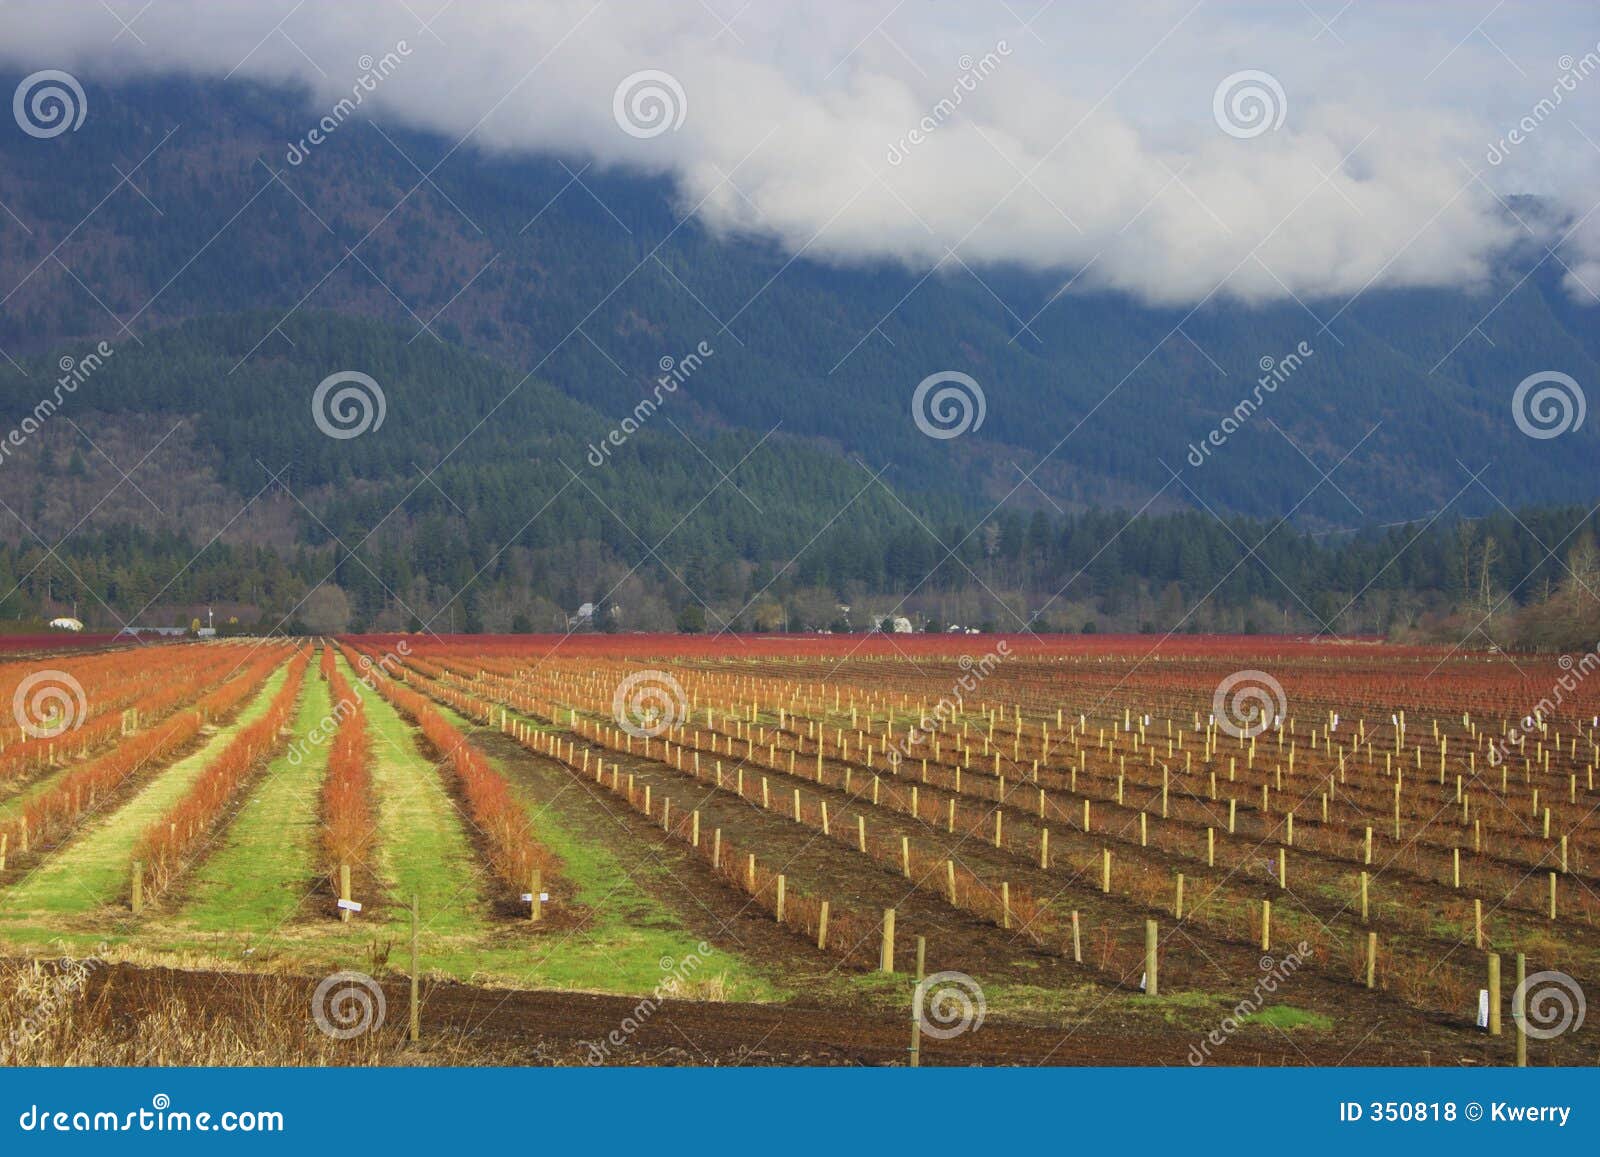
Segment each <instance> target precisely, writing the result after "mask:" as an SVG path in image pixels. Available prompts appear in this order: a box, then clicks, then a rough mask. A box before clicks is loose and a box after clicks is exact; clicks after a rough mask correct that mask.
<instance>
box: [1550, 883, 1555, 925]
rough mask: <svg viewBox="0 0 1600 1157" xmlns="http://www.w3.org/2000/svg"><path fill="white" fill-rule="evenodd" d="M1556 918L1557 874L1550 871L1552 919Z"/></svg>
mask: <svg viewBox="0 0 1600 1157" xmlns="http://www.w3.org/2000/svg"><path fill="white" fill-rule="evenodd" d="M1555 918H1556V874H1555V873H1554V872H1551V873H1550V919H1552V920H1554V919H1555Z"/></svg>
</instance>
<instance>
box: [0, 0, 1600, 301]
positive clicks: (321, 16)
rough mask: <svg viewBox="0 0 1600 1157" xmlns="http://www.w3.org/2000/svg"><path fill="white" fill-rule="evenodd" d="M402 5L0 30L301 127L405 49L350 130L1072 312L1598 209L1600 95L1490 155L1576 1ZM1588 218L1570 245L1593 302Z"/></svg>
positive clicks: (1381, 278) (1353, 270) (1504, 232)
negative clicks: (662, 109)
mask: <svg viewBox="0 0 1600 1157" xmlns="http://www.w3.org/2000/svg"><path fill="white" fill-rule="evenodd" d="M407 2H408V4H409V7H407V6H406V5H403V4H400V3H377V4H370V5H368V4H324V5H318V4H307V5H304V6H302V7H299V8H294V7H293V6H292V5H291V4H289V3H287V2H286V0H274V2H272V3H267V2H260V3H239V4H231V5H221V4H216V3H207V2H204V0H156V3H155V4H154V5H152V6H151V7H150V8H149V9H148V10H147V11H145V12H144V13H143V14H142V15H139V16H138V17H137V19H135V13H136V12H137V11H138V9H139V6H138V5H137V4H132V3H119V0H112V4H113V7H116V8H117V10H118V11H119V12H121V14H122V15H123V17H124V18H125V19H129V20H132V21H133V32H132V33H128V32H122V33H121V35H118V33H119V30H120V26H119V25H118V23H117V22H116V20H115V19H113V17H112V16H111V15H110V14H109V13H107V12H106V11H105V10H103V9H102V8H100V7H99V6H94V5H81V6H69V5H60V4H58V3H49V2H46V0H40V2H39V3H32V2H25V3H17V4H12V5H11V6H9V7H5V8H0V60H4V61H5V62H6V63H8V64H9V65H11V66H12V67H14V68H19V69H22V70H25V71H32V70H34V69H38V68H47V67H67V68H71V69H74V70H76V71H78V73H79V75H80V76H81V77H82V78H83V79H84V80H85V81H86V82H89V83H91V84H92V83H94V82H96V81H102V80H106V79H112V78H115V77H116V76H118V75H123V74H128V73H150V72H159V71H163V70H170V69H185V70H190V71H193V72H196V73H199V74H202V75H207V76H222V75H226V74H229V73H232V74H233V75H235V76H244V77H251V78H255V79H265V80H270V81H290V82H298V83H303V84H306V85H309V86H310V87H311V89H312V90H313V93H314V94H315V95H314V100H313V103H312V106H311V108H310V109H308V124H309V120H310V119H314V116H315V115H317V114H318V113H320V111H322V110H323V109H324V108H325V107H326V106H327V104H328V103H329V102H331V101H334V100H337V99H338V97H339V96H340V95H344V94H347V93H348V91H349V87H350V85H351V83H352V81H353V80H354V78H355V77H356V76H357V75H358V74H359V72H360V71H361V70H360V68H359V66H358V64H357V60H358V58H360V57H361V56H362V55H363V54H367V55H375V56H381V55H382V54H383V53H384V52H385V51H388V50H390V49H391V48H392V47H393V45H394V44H395V43H396V42H397V41H398V40H401V39H405V40H407V41H408V42H409V45H410V47H411V48H412V52H413V54H412V56H411V57H410V58H409V59H408V61H407V63H406V64H405V66H404V67H403V68H402V69H401V70H399V71H398V72H397V73H396V74H395V75H394V76H393V77H391V78H390V79H388V80H386V81H385V82H384V83H383V85H382V86H381V88H380V89H379V90H378V91H377V92H375V93H374V94H373V95H372V96H371V97H370V98H369V103H368V104H367V106H366V108H367V109H368V110H370V111H371V112H372V114H373V115H375V116H378V117H380V118H387V119H391V120H396V121H401V122H405V123H408V124H411V125H414V126H417V127H423V128H431V129H434V130H437V131H439V132H440V133H443V134H445V135H447V136H449V137H451V138H452V139H461V140H463V142H464V147H468V148H471V147H477V148H485V149H497V150H545V149H555V150H561V151H563V152H569V153H575V154H579V155H583V156H586V157H589V158H592V159H594V160H596V161H597V162H599V163H601V164H604V165H616V166H626V167H634V168H639V169H643V170H648V171H654V172H662V173H668V174H671V175H672V176H673V177H674V178H675V179H676V180H677V182H678V184H679V187H680V189H681V191H682V198H683V203H684V206H685V207H686V208H687V207H690V206H694V205H700V206H701V208H700V214H701V217H702V219H703V220H704V221H705V223H706V224H707V225H708V226H709V227H711V228H713V229H719V230H727V231H738V232H750V233H757V234H761V235H764V236H770V237H773V238H776V239H777V240H779V241H780V242H781V243H782V244H783V245H785V246H786V247H788V248H789V249H790V250H791V251H795V252H799V251H804V252H805V253H806V254H808V255H810V256H813V257H817V258H821V259H826V260H836V261H861V260H876V259H892V260H898V261H902V262H905V263H907V264H909V265H911V266H913V267H917V268H927V267H928V266H930V265H932V264H934V263H937V262H940V261H947V262H948V261H952V260H953V258H952V256H951V255H952V253H953V254H954V256H956V257H959V258H960V259H961V260H964V261H967V262H969V263H974V264H975V263H978V262H992V261H1011V262H1020V263H1023V264H1027V265H1032V266H1036V267H1041V268H1046V269H1060V270H1062V271H1063V272H1064V273H1071V272H1073V271H1077V270H1080V269H1085V268H1086V269H1087V272H1086V273H1084V275H1083V277H1082V278H1081V279H1080V281H1079V284H1080V285H1082V286H1084V287H1091V288H1093V287H1099V288H1115V289H1120V290H1125V291H1128V292H1131V293H1134V294H1137V295H1139V296H1141V297H1143V298H1146V299H1148V300H1152V301H1159V302H1167V303H1183V304H1186V303H1193V302H1196V301H1199V300H1202V299H1204V298H1206V297H1207V296H1208V295H1210V294H1213V293H1215V294H1217V295H1219V296H1227V297H1235V298H1240V299H1244V300H1265V299H1272V298H1278V297H1283V296H1285V295H1287V294H1289V293H1293V294H1294V295H1296V296H1300V297H1332V298H1347V297H1348V296H1349V295H1351V294H1354V293H1356V292H1358V291H1360V290H1362V289H1363V288H1365V287H1367V286H1368V285H1373V284H1375V285H1388V286H1394V285H1437V286H1459V285H1463V284H1473V283H1481V282H1484V281H1486V280H1488V279H1489V278H1490V277H1491V276H1492V275H1493V272H1494V270H1495V266H1496V261H1497V259H1498V258H1499V257H1500V256H1501V255H1502V254H1503V253H1504V252H1505V251H1506V249H1507V248H1508V246H1509V245H1511V244H1512V243H1514V242H1515V241H1517V240H1518V238H1519V235H1520V234H1521V233H1522V229H1521V226H1519V225H1518V224H1517V222H1516V221H1515V220H1513V219H1512V218H1510V217H1509V216H1508V215H1507V214H1506V213H1505V211H1504V210H1503V209H1502V207H1501V205H1500V204H1499V203H1498V201H1497V199H1496V196H1495V193H1498V194H1500V195H1504V194H1507V193H1512V192H1533V193H1538V194H1541V195H1544V196H1547V197H1549V198H1551V199H1552V200H1554V201H1555V202H1557V203H1558V204H1559V205H1561V206H1562V207H1563V208H1564V210H1565V211H1566V213H1567V215H1568V217H1567V219H1568V222H1569V223H1570V222H1571V221H1575V220H1577V219H1578V218H1580V217H1582V216H1583V214H1584V213H1585V212H1587V211H1588V210H1589V208H1590V204H1589V203H1588V201H1587V197H1588V195H1589V194H1590V193H1592V192H1593V191H1594V190H1595V189H1596V188H1600V181H1597V180H1596V177H1597V176H1600V147H1597V146H1596V145H1595V144H1592V143H1591V141H1594V142H1600V73H1597V74H1596V75H1594V76H1592V77H1590V78H1587V79H1585V80H1584V81H1582V82H1581V83H1580V84H1579V85H1577V86H1576V88H1575V89H1574V91H1572V92H1571V93H1570V94H1567V95H1566V97H1565V99H1564V101H1563V104H1562V107H1561V108H1560V109H1559V110H1558V112H1557V113H1556V114H1555V115H1554V116H1551V117H1549V118H1548V119H1546V120H1544V121H1543V122H1542V123H1541V124H1540V125H1539V127H1538V128H1537V130H1536V131H1535V132H1533V133H1531V134H1528V135H1527V138H1526V141H1525V143H1523V144H1520V145H1518V146H1517V148H1516V149H1515V150H1513V151H1512V154H1511V155H1510V156H1509V157H1508V158H1507V159H1506V160H1504V161H1503V162H1502V163H1499V164H1497V165H1490V164H1489V163H1488V162H1487V161H1486V159H1485V157H1486V151H1487V150H1488V149H1489V148H1490V146H1491V145H1492V144H1493V143H1494V142H1495V141H1497V140H1499V139H1501V138H1502V136H1503V135H1504V133H1505V132H1506V131H1507V130H1508V129H1509V128H1511V127H1512V126H1515V125H1516V124H1517V123H1518V122H1519V119H1520V118H1522V117H1523V116H1524V115H1525V114H1527V112H1528V110H1529V109H1530V108H1532V107H1533V106H1534V104H1535V102H1537V101H1538V100H1540V99H1541V97H1543V96H1546V95H1548V94H1549V93H1550V91H1551V87H1552V85H1553V84H1555V83H1556V81H1557V78H1558V76H1559V75H1560V68H1559V66H1558V61H1559V59H1560V58H1561V57H1562V56H1563V55H1566V56H1570V57H1572V58H1574V60H1581V59H1583V58H1585V55H1586V54H1600V48H1597V45H1596V41H1597V40H1600V26H1597V22H1596V21H1594V19H1593V14H1592V8H1591V7H1589V6H1587V5H1577V4H1573V5H1560V4H1539V3H1525V4H1521V5H1518V4H1505V5H1503V6H1501V7H1499V8H1497V9H1494V10H1493V11H1492V12H1491V13H1490V15H1489V16H1488V18H1487V19H1485V18H1484V12H1483V11H1479V10H1478V8H1479V7H1480V6H1469V5H1460V6H1447V5H1436V6H1430V7H1427V8H1422V7H1421V6H1418V7H1417V8H1415V9H1409V8H1398V7H1395V6H1378V5H1361V4H1358V5H1353V6H1344V7H1340V6H1339V5H1337V4H1335V3H1333V2H1332V0H1320V3H1319V0H1312V3H1311V4H1310V5H1309V6H1302V5H1205V6H1196V5H1194V4H1192V3H1166V2H1154V0H1152V2H1145V3H1138V2H1134V3H1125V4H1120V5H1116V6H1114V7H1113V8H1110V9H1109V10H1108V6H1105V5H1098V4H1096V5H1087V4H1084V5H1078V4H1069V3H1066V2H1065V0H1061V2H1057V3H1054V4H1047V5H1041V4H1039V3H1037V2H1034V3H1031V4H1021V3H1014V4H1012V5H1011V6H1010V7H1007V6H1005V5H992V6H991V5H981V6H980V5H973V6H965V7H957V6H948V5H946V6H940V7H939V8H937V9H930V8H929V6H926V5H905V6H903V7H895V6H894V5H892V3H890V2H889V0H883V2H882V3H878V4H872V5H869V4H863V3H861V2H860V0H826V2H824V0H813V2H812V3H808V4H805V5H765V4H761V3H757V4H752V5H749V6H748V7H746V8H745V9H743V10H739V9H738V5H737V4H736V3H735V2H734V0H705V2H704V3H702V2H701V0H674V2H668V0H637V2H630V3H621V2H620V0H618V2H614V3H608V4H595V3H594V2H593V0H547V2H544V3H537V4H529V3H509V2H506V3H493V2H489V0H475V2H472V3H467V2H464V0H457V2H456V3H454V4H449V5H445V6H443V8H442V10H438V9H439V8H440V5H441V3H442V0H407ZM1318 7H1320V8H1323V9H1326V11H1325V12H1323V13H1322V15H1321V17H1318V16H1317V15H1316V14H1315V13H1314V11H1313V9H1315V8H1318ZM1481 7H1484V8H1488V6H1487V5H1484V6H1481ZM436 10H438V12H437V16H436V17H435V16H434V15H433V14H434V13H435V12H436ZM718 13H720V16H719V15H718ZM424 19H431V20H432V24H431V27H430V28H423V27H421V26H420V22H421V21H422V20H424ZM280 21H281V24H280ZM724 21H725V22H726V24H724ZM1024 21H1032V23H1031V24H1025V23H1023V22H1024ZM1324 21H1326V22H1327V23H1326V25H1325V24H1324ZM1480 21H1481V22H1482V23H1481V24H1480ZM135 34H136V35H135ZM141 41H142V43H141ZM646 69H655V70H661V71H665V72H667V73H669V74H671V76H672V77H674V78H675V79H676V80H677V81H678V83H679V84H680V85H681V88H682V91H683V93H684V99H685V100H686V102H687V107H686V108H685V109H684V110H683V112H684V115H683V123H682V125H681V127H679V128H677V129H675V130H669V131H666V132H663V133H660V134H659V135H654V136H649V137H648V138H646V139H641V138H640V136H638V135H630V134H629V133H627V132H624V131H622V129H620V128H619V127H618V125H617V123H616V121H615V119H614V116H613V97H614V94H615V90H616V88H617V85H618V83H619V82H621V81H622V79H623V78H624V77H627V76H629V75H631V74H633V73H636V72H639V71H641V70H646ZM1246 69H1253V70H1259V71H1262V72H1266V73H1269V74H1270V75H1271V76H1272V77H1273V78H1274V79H1275V80H1276V81H1277V83H1278V84H1279V85H1280V86H1281V88H1282V91H1283V94H1284V98H1285V100H1286V102H1287V107H1286V109H1284V110H1283V123H1282V125H1281V127H1279V128H1277V129H1276V130H1273V131H1267V132H1264V133H1262V134H1260V135H1257V136H1253V137H1249V138H1248V139H1239V138H1238V137H1237V136H1234V135H1229V134H1228V133H1226V132H1224V131H1223V130H1222V129H1221V128H1219V126H1218V125H1217V123H1216V122H1215V121H1214V120H1213V94H1214V92H1215V90H1216V87H1217V85H1218V83H1219V82H1220V81H1221V80H1222V79H1223V78H1224V77H1227V76H1229V75H1230V74H1232V73H1235V72H1239V71H1241V70H1246ZM963 77H965V78H966V80H965V81H963V79H962V78H963ZM941 102H943V103H941ZM924 118H927V119H926V121H925V120H924ZM919 125H920V131H921V132H922V135H923V139H922V140H921V141H920V143H918V142H914V141H913V140H912V139H911V133H912V130H913V129H918V128H919ZM1586 137H1587V138H1588V139H1586ZM891 154H895V160H894V161H893V162H891V159H890V157H891ZM1474 172H1478V173H1480V174H1481V179H1478V178H1475V177H1474V175H1473V174H1474ZM1491 189H1492V190H1494V192H1491ZM1597 221H1600V213H1597V214H1596V215H1595V216H1594V217H1591V218H1590V219H1589V221H1588V222H1587V223H1586V224H1585V225H1584V226H1582V227H1580V228H1578V229H1576V230H1574V231H1573V233H1572V235H1571V237H1570V238H1568V240H1567V241H1566V243H1565V245H1564V246H1563V250H1562V256H1563V259H1564V260H1566V261H1567V263H1568V264H1569V265H1570V266H1571V268H1572V270H1573V273H1572V277H1573V279H1574V280H1573V282H1572V285H1573V288H1574V291H1575V292H1577V293H1578V294H1579V295H1580V296H1581V297H1583V298H1586V299H1587V298H1588V294H1587V292H1586V291H1584V290H1583V289H1582V286H1581V285H1580V284H1579V283H1578V280H1577V279H1582V280H1584V281H1587V282H1588V284H1590V285H1593V286H1595V287H1596V288H1600V228H1597V227H1596V224H1595V223H1596V222H1597ZM1552 239H1553V238H1552Z"/></svg>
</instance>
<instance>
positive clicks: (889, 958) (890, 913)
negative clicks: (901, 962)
mask: <svg viewBox="0 0 1600 1157" xmlns="http://www.w3.org/2000/svg"><path fill="white" fill-rule="evenodd" d="M878 971H879V972H893V971H894V909H893V908H885V909H884V910H883V944H882V946H881V947H880V948H879V950H878Z"/></svg>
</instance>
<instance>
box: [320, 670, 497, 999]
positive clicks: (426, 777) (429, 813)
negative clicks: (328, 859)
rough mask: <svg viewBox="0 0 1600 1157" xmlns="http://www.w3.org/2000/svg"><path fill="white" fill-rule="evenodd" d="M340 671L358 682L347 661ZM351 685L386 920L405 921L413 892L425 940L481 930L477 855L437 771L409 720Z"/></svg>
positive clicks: (483, 926) (407, 923)
mask: <svg viewBox="0 0 1600 1157" xmlns="http://www.w3.org/2000/svg"><path fill="white" fill-rule="evenodd" d="M340 662H341V663H343V660H342V659H341V660H340ZM344 672H345V677H346V678H347V679H349V680H350V682H351V685H352V686H356V676H355V674H354V672H352V671H351V670H350V669H349V666H348V665H347V664H346V665H345V666H344ZM356 690H357V691H358V692H361V693H362V698H363V701H364V702H365V703H366V708H367V730H368V732H369V733H370V734H371V737H372V790H373V794H374V796H375V797H376V798H377V803H378V841H377V860H376V862H375V864H374V867H375V869H376V872H377V875H378V876H379V877H380V878H381V879H383V880H384V881H386V882H387V883H388V885H389V891H390V894H389V900H390V902H391V904H393V905H395V911H394V912H393V921H392V922H393V923H395V924H397V925H398V924H402V923H403V924H404V926H405V927H406V928H407V929H409V928H410V921H411V917H410V904H411V897H412V896H413V895H416V896H417V897H419V902H420V906H421V912H422V925H423V929H424V932H425V933H426V934H427V935H428V936H429V937H430V939H432V938H435V937H438V936H441V935H442V936H457V935H466V934H472V933H481V932H483V931H485V930H486V923H485V911H484V900H483V891H482V880H481V874H480V872H479V870H478V864H477V857H476V855H475V854H474V851H473V847H472V842H471V841H470V840H469V839H468V838H467V831H466V828H465V827H464V826H463V821H462V818H461V816H460V815H459V814H458V813H457V812H456V807H455V804H454V802H453V801H452V800H451V798H450V796H449V795H448V794H447V793H446V792H445V787H444V775H443V773H442V772H441V771H440V769H439V768H437V767H435V766H434V765H433V764H432V763H431V762H430V761H429V760H427V759H424V758H423V756H422V753H421V752H420V751H418V750H417V743H416V737H417V731H416V729H415V728H414V727H412V726H411V725H410V724H409V723H407V722H406V721H405V720H404V719H402V718H401V717H400V715H399V713H398V712H397V711H395V709H394V708H393V707H391V706H389V704H388V703H387V702H386V701H385V700H384V699H383V698H382V697H380V696H379V695H378V694H377V693H376V692H372V691H365V690H364V689H363V688H361V687H359V686H356ZM355 898H356V899H357V900H362V899H363V897H361V896H357V897H355ZM360 919H361V917H359V916H358V917H357V920H360ZM436 966H438V967H443V965H436ZM469 972H470V969H469Z"/></svg>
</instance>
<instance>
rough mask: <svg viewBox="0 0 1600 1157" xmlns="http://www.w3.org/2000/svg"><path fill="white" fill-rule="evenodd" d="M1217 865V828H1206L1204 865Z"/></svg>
mask: <svg viewBox="0 0 1600 1157" xmlns="http://www.w3.org/2000/svg"><path fill="white" fill-rule="evenodd" d="M1216 866H1217V829H1216V828H1207V829H1206V867H1208V868H1215V867H1216Z"/></svg>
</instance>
